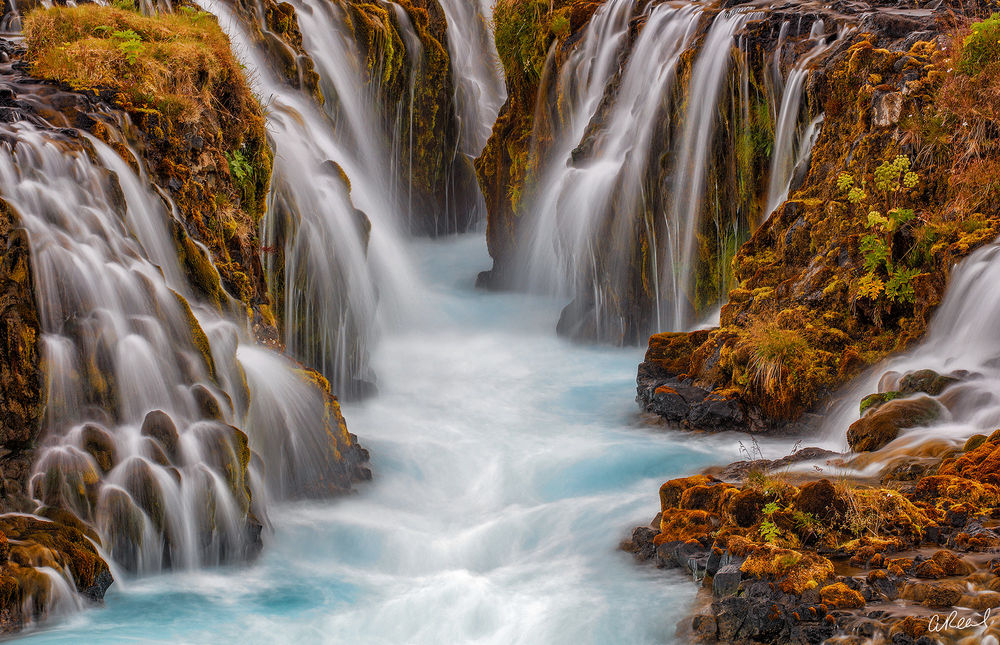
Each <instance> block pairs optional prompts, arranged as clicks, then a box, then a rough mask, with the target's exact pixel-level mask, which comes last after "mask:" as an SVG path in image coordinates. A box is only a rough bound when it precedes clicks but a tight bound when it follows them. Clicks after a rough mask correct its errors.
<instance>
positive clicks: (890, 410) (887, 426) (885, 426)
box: [847, 396, 942, 452]
mask: <svg viewBox="0 0 1000 645" xmlns="http://www.w3.org/2000/svg"><path fill="white" fill-rule="evenodd" d="M941 414H942V407H941V404H939V403H938V402H937V401H935V400H934V399H932V398H931V397H929V396H919V397H915V398H910V399H896V400H893V401H889V402H888V403H885V404H883V405H882V406H880V407H879V408H877V409H876V410H874V411H872V412H869V413H868V414H866V415H865V416H863V417H861V418H860V419H858V420H857V421H855V422H854V423H853V424H851V427H850V428H848V430H847V443H848V444H849V445H850V446H851V450H853V451H855V452H869V451H873V450H879V449H880V448H883V447H884V446H886V445H887V444H888V443H890V442H891V441H893V440H894V439H895V438H896V437H897V436H899V431H900V430H905V429H907V428H914V427H917V426H921V425H925V424H927V423H930V422H932V421H934V420H935V419H938V418H939V417H940V416H941Z"/></svg>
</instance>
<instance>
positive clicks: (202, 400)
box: [191, 383, 223, 421]
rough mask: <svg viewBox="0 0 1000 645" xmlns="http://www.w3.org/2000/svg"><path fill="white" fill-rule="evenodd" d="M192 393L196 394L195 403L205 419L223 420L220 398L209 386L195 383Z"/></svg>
mask: <svg viewBox="0 0 1000 645" xmlns="http://www.w3.org/2000/svg"><path fill="white" fill-rule="evenodd" d="M191 395H192V396H194V400H195V405H197V406H198V410H199V412H200V413H201V416H202V418H203V419H211V420H215V421H222V420H223V415H222V407H221V406H220V405H219V400H218V399H216V398H215V396H214V395H213V394H212V392H211V391H210V390H209V389H208V388H207V387H205V386H204V385H202V384H200V383H198V384H196V385H193V386H191Z"/></svg>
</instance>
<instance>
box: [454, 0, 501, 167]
mask: <svg viewBox="0 0 1000 645" xmlns="http://www.w3.org/2000/svg"><path fill="white" fill-rule="evenodd" d="M492 5H493V2H492V1H491V0H479V2H474V1H472V0H441V6H442V8H443V9H444V12H445V15H446V16H447V17H448V46H449V50H450V53H451V59H452V64H453V66H454V71H455V80H456V84H457V87H456V93H457V94H458V96H457V98H458V106H459V112H460V118H461V121H462V136H461V143H462V145H461V151H462V153H463V154H465V155H468V156H469V157H470V158H475V157H477V156H478V155H479V153H480V152H481V151H482V149H483V146H485V145H486V140H487V139H488V138H489V136H490V131H491V130H492V129H493V122H494V121H496V117H497V112H499V111H500V106H501V105H502V104H503V102H504V99H505V98H506V95H507V89H506V88H505V87H504V83H503V74H501V73H500V60H499V59H498V57H497V53H496V46H495V45H494V44H493V32H492V30H491V29H490V27H489V24H488V22H487V20H488V16H490V15H491V13H492Z"/></svg>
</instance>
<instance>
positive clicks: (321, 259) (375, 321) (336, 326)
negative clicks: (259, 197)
mask: <svg viewBox="0 0 1000 645" xmlns="http://www.w3.org/2000/svg"><path fill="white" fill-rule="evenodd" d="M294 5H295V7H296V11H297V12H298V14H299V15H301V16H308V17H309V19H308V20H302V32H303V41H304V45H305V47H306V49H307V50H308V51H309V52H310V54H311V56H312V58H313V60H314V62H315V64H316V68H317V71H318V72H319V74H320V78H321V85H320V87H321V88H322V90H323V92H324V94H325V95H328V96H330V97H331V99H330V100H328V101H327V102H326V110H325V111H324V109H323V108H320V107H319V106H318V105H317V104H316V102H315V101H314V100H313V99H312V98H311V97H310V96H308V95H307V94H306V93H304V92H301V91H297V90H294V89H292V88H290V87H289V86H288V85H287V84H286V83H285V82H283V81H282V80H281V78H280V76H279V74H278V73H277V71H276V70H275V69H274V68H273V66H272V65H273V63H272V62H271V61H270V60H269V58H268V57H267V55H266V53H265V52H263V51H262V50H261V49H260V48H259V47H257V46H256V45H255V44H254V42H253V41H252V40H251V39H250V37H249V35H248V33H247V31H246V25H245V24H244V23H243V22H242V19H240V18H237V17H235V16H234V15H233V14H232V13H231V11H230V9H229V7H228V5H226V4H224V3H222V2H218V1H216V0H206V1H205V2H204V3H203V4H202V7H203V8H204V9H206V10H207V11H209V12H211V13H214V14H215V15H217V16H219V18H220V24H221V25H222V27H223V29H224V30H226V31H227V33H228V34H229V37H230V39H231V40H232V41H233V44H234V51H236V52H237V53H238V54H239V55H240V56H242V57H243V59H244V61H245V63H246V65H247V66H248V67H249V69H251V70H252V72H253V74H252V76H253V77H254V78H255V79H256V84H257V92H258V94H259V95H261V96H264V97H269V100H270V104H269V110H268V117H269V118H268V129H269V131H270V132H271V136H272V140H273V142H274V145H275V149H276V152H275V162H274V170H273V175H274V178H273V180H272V198H271V202H270V208H269V211H268V214H267V217H266V221H265V235H264V244H265V246H266V247H267V248H269V249H281V250H282V253H281V256H282V257H283V259H284V264H283V266H281V265H280V264H279V262H278V259H279V256H278V254H277V253H271V254H269V256H268V258H267V260H268V265H267V269H268V275H269V279H270V280H271V281H272V291H273V292H275V293H283V294H284V306H283V311H284V328H285V344H286V347H287V348H288V350H289V352H290V353H291V354H292V355H293V356H295V357H297V358H299V359H300V360H302V361H303V362H304V363H306V364H307V365H311V366H314V367H316V368H317V369H319V370H320V371H321V372H322V373H323V374H324V375H325V376H326V377H327V378H329V379H330V381H331V384H332V385H333V387H334V391H336V392H338V393H340V394H341V395H342V396H345V397H350V396H357V395H363V394H366V393H368V392H370V391H371V388H372V382H373V381H374V375H373V374H372V373H371V372H370V369H369V367H368V358H367V356H368V352H369V351H370V347H371V343H372V342H373V341H374V339H375V338H377V337H378V335H379V334H380V333H381V331H382V330H384V328H385V327H386V326H389V327H391V326H392V325H393V321H394V320H396V319H397V318H398V315H399V311H400V308H405V307H407V306H409V305H411V304H412V303H414V302H416V301H418V300H419V297H420V295H419V294H420V286H419V285H418V284H417V283H416V282H415V281H414V280H413V278H412V276H413V270H412V268H411V266H410V260H409V258H408V254H407V252H406V250H405V248H403V246H402V245H401V231H400V229H401V226H402V224H403V222H400V221H396V218H397V213H400V212H406V211H405V210H404V209H403V208H402V207H401V205H400V203H399V202H398V201H397V197H398V196H399V189H398V186H399V184H398V183H396V178H395V177H393V173H392V172H391V171H390V168H391V164H390V161H389V155H388V154H387V151H386V150H384V149H382V148H380V147H379V145H378V142H379V141H381V137H380V135H379V130H378V125H377V121H376V116H377V114H378V110H377V109H376V108H375V107H374V105H373V101H374V97H372V96H371V94H370V93H369V92H368V91H367V90H366V89H365V88H364V86H363V84H362V79H361V77H360V76H359V75H358V74H357V72H356V70H357V69H359V68H360V67H363V65H364V63H363V62H362V60H361V56H360V53H359V52H358V51H357V49H356V46H355V44H354V41H353V39H352V38H351V36H350V34H349V33H348V32H347V30H346V27H345V26H344V23H343V20H344V16H343V12H342V9H341V8H340V7H339V6H338V5H336V4H330V3H323V2H318V1H315V0H296V2H295V3H294ZM348 61H349V63H348Z"/></svg>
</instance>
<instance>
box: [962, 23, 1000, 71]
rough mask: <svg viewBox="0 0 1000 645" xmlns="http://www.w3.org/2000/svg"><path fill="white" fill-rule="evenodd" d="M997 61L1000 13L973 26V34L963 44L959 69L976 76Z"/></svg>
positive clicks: (999, 47) (999, 51) (999, 58)
mask: <svg viewBox="0 0 1000 645" xmlns="http://www.w3.org/2000/svg"><path fill="white" fill-rule="evenodd" d="M997 60H1000V13H995V14H993V15H992V16H990V17H989V18H987V19H986V20H984V21H982V22H977V23H975V24H973V25H972V27H971V32H970V33H969V35H968V36H966V37H965V40H964V41H963V42H962V55H961V57H960V58H959V61H958V68H959V69H961V70H962V71H963V72H965V73H966V74H968V75H969V76H976V75H977V74H979V73H980V72H981V71H983V69H984V68H986V66H988V65H990V64H991V63H994V62H996V61H997Z"/></svg>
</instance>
